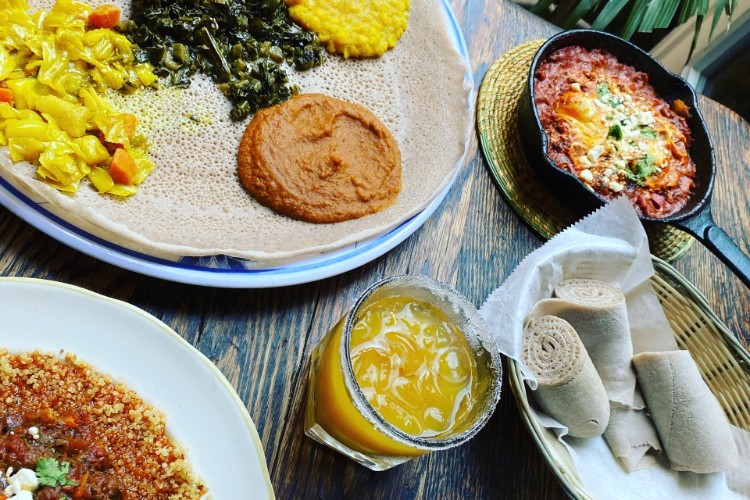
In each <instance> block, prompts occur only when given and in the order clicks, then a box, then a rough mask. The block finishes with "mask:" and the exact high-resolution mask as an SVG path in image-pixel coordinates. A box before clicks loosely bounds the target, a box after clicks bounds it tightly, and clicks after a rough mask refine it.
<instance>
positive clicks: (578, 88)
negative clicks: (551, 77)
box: [570, 82, 581, 92]
mask: <svg viewBox="0 0 750 500" xmlns="http://www.w3.org/2000/svg"><path fill="white" fill-rule="evenodd" d="M570 88H571V89H573V90H575V91H576V92H580V91H581V84H580V83H578V82H573V83H571V84H570Z"/></svg>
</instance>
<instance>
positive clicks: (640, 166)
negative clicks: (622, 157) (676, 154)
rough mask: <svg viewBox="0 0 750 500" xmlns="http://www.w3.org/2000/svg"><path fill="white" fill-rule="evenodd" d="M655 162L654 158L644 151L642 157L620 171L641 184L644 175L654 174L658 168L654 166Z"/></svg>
mask: <svg viewBox="0 0 750 500" xmlns="http://www.w3.org/2000/svg"><path fill="white" fill-rule="evenodd" d="M655 162H656V160H655V158H654V157H653V156H651V155H650V154H648V153H646V154H645V155H644V156H643V157H641V158H639V159H638V161H637V162H635V164H633V165H632V166H631V168H630V169H624V170H622V173H623V174H624V175H625V177H627V178H628V179H630V180H631V181H633V182H636V183H637V184H638V185H639V186H642V185H643V183H644V181H645V180H646V177H649V176H652V175H654V174H655V173H656V172H657V171H658V170H659V167H657V166H656V163H655Z"/></svg>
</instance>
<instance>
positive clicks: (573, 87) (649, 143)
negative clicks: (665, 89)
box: [534, 46, 695, 218]
mask: <svg viewBox="0 0 750 500" xmlns="http://www.w3.org/2000/svg"><path fill="white" fill-rule="evenodd" d="M534 96H535V105H536V108H537V111H538V114H539V118H540V120H541V122H542V126H543V127H544V131H545V133H546V134H547V136H548V138H549V145H548V150H547V153H548V155H549V157H550V159H551V160H552V161H553V162H554V163H555V164H556V165H557V167H558V168H560V169H562V170H567V171H569V172H571V173H572V174H574V175H576V176H577V177H578V179H579V180H580V181H581V182H582V183H583V184H584V185H585V186H587V187H588V188H589V189H591V190H592V191H595V192H596V193H598V194H599V195H600V196H602V197H603V198H605V199H612V198H615V197H617V196H620V195H625V196H627V197H628V198H629V199H630V201H631V203H632V204H633V206H634V207H635V209H636V211H637V212H638V213H639V215H641V216H646V217H653V218H662V217H667V216H669V215H672V214H674V213H676V212H678V211H679V210H680V209H682V207H683V206H685V203H687V200H688V199H689V198H690V196H691V194H692V190H693V187H694V182H693V178H694V177H695V164H694V163H693V161H692V160H691V159H690V156H689V154H688V151H689V149H690V141H691V135H690V129H689V127H688V125H687V120H686V118H687V117H688V116H689V110H688V108H687V106H686V105H685V103H683V102H682V101H680V100H675V101H674V102H673V103H671V104H670V103H667V102H666V101H664V100H663V99H661V98H660V97H659V96H657V95H656V91H655V90H654V88H653V87H652V86H651V85H650V84H649V83H648V75H647V74H646V73H643V72H642V71H638V70H636V69H635V68H633V67H632V66H628V65H626V64H623V63H621V62H619V61H618V60H617V59H616V58H615V57H614V56H613V55H612V54H609V53H608V52H605V51H603V50H599V49H594V50H589V49H586V48H583V47H577V46H571V47H565V48H562V49H560V50H557V51H555V52H554V53H552V54H550V56H549V57H547V59H545V61H544V62H542V64H540V65H539V68H538V69H537V71H536V74H535V79H534Z"/></svg>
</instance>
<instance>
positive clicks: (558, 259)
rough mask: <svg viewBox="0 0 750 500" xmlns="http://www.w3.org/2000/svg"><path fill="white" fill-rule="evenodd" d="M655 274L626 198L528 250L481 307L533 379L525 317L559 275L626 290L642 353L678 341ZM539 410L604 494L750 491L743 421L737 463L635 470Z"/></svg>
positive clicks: (587, 480) (749, 450)
mask: <svg viewBox="0 0 750 500" xmlns="http://www.w3.org/2000/svg"><path fill="white" fill-rule="evenodd" d="M653 274H654V269H653V265H652V264H651V255H650V253H649V249H648V241H647V237H646V233H645V231H644V230H643V226H642V225H641V223H640V221H639V220H638V217H637V215H636V213H635V211H634V210H633V208H632V207H631V206H630V204H629V202H627V201H626V200H625V199H623V198H620V199H618V200H615V201H613V202H611V203H610V204H608V205H607V206H605V207H603V208H601V209H599V210H598V211H596V212H594V213H593V214H591V215H589V216H588V217H586V218H585V219H583V220H581V221H579V222H578V223H577V224H575V225H574V226H572V227H570V228H568V229H567V230H565V231H563V232H562V233H560V234H558V235H557V236H555V237H554V238H552V239H551V240H549V241H548V242H547V243H546V244H545V245H544V246H542V247H541V248H539V249H538V250H536V251H534V252H533V253H531V254H530V255H528V256H527V257H526V258H525V259H524V261H523V262H522V263H521V264H520V265H519V266H518V267H517V268H516V270H515V271H514V272H513V274H511V276H510V277H509V278H508V279H507V280H506V281H505V283H503V285H502V286H501V287H500V288H498V289H497V290H495V291H494V292H492V293H491V294H490V296H489V297H488V298H487V301H486V302H485V304H484V306H483V307H482V308H481V313H482V316H484V318H485V319H486V320H487V323H488V324H489V326H490V329H491V330H492V332H493V335H494V336H495V339H496V341H497V344H498V346H499V348H500V351H501V352H502V353H503V354H505V355H506V356H508V357H510V358H513V359H514V360H515V361H516V362H517V363H518V364H519V367H520V368H521V371H522V373H523V375H524V377H525V379H527V380H533V375H532V374H531V372H530V371H529V370H528V368H526V366H524V365H523V363H522V361H521V334H522V327H523V321H524V318H525V317H526V315H527V314H528V312H529V311H531V309H532V307H533V306H534V305H535V304H536V303H537V302H538V301H540V300H542V299H546V298H550V297H551V296H552V291H553V289H554V286H555V285H556V284H557V283H559V282H561V281H563V280H565V279H569V278H591V279H597V280H601V281H605V282H607V283H610V284H612V285H614V286H617V287H618V288H620V289H621V290H622V291H623V293H624V294H625V298H626V302H627V308H628V320H629V322H630V330H631V335H632V342H633V352H634V353H635V354H637V353H639V352H643V351H664V350H673V349H677V345H676V342H675V340H674V333H673V332H672V330H671V328H670V326H669V323H668V321H667V318H666V316H665V315H664V311H663V310H662V308H661V305H660V304H659V300H658V298H657V297H656V294H655V293H654V291H653V289H652V287H651V284H650V282H649V278H650V277H651V276H652V275H653ZM527 390H528V389H527ZM530 399H533V398H530ZM532 411H533V408H532ZM533 416H534V417H535V418H536V419H537V421H539V422H540V423H542V425H544V427H547V428H550V429H552V430H553V431H554V432H555V433H556V434H557V435H558V437H559V440H560V441H561V442H562V443H563V444H564V445H565V447H566V448H567V449H568V451H569V453H570V455H571V456H572V458H573V461H574V463H575V466H576V469H577V471H578V474H579V475H580V477H581V479H582V481H583V484H584V485H585V487H586V489H587V490H588V491H589V492H590V493H591V494H592V495H593V496H595V497H597V498H608V499H609V498H623V499H624V498H670V497H673V498H750V480H748V479H747V478H748V477H750V433H747V432H745V431H743V430H741V429H738V428H733V434H734V436H735V442H736V443H737V445H738V449H739V451H740V461H741V467H740V469H738V470H736V471H732V472H728V473H717V474H694V473H689V472H674V471H671V470H669V469H668V467H666V466H665V465H663V463H664V462H663V461H653V466H652V467H649V468H646V469H643V470H639V471H635V472H630V473H628V472H626V471H625V470H624V468H623V467H622V465H621V464H620V463H619V462H618V461H617V459H616V458H615V457H614V455H613V454H612V452H611V451H610V449H609V447H608V446H607V444H606V442H605V441H604V439H603V438H592V439H576V438H572V437H570V436H566V434H567V429H566V428H565V427H564V426H563V425H561V424H560V423H559V422H556V421H554V420H553V419H551V418H549V417H547V416H546V415H543V414H538V413H536V412H534V415H533ZM636 495H637V497H636Z"/></svg>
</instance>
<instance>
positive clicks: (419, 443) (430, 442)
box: [339, 274, 503, 451]
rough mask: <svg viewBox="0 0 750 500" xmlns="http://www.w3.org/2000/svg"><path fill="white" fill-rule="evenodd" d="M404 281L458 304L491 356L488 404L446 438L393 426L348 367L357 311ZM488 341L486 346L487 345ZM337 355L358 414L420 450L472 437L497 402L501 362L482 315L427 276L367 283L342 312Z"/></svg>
mask: <svg viewBox="0 0 750 500" xmlns="http://www.w3.org/2000/svg"><path fill="white" fill-rule="evenodd" d="M394 281H395V282H398V281H404V282H406V283H407V284H409V285H413V286H418V287H420V288H423V289H425V290H427V291H429V292H431V293H432V289H437V290H438V291H440V292H442V293H445V294H446V295H447V296H449V297H450V301H451V303H452V304H455V305H456V306H458V308H459V309H460V311H461V314H463V315H465V316H466V318H467V319H468V322H469V323H470V324H472V325H473V326H472V330H475V331H476V336H477V337H479V338H478V341H479V343H480V346H481V348H482V349H484V350H485V351H487V352H488V353H489V355H490V359H491V369H492V371H493V375H494V376H493V377H491V381H490V384H489V390H488V394H486V395H485V397H486V398H487V403H486V404H487V405H488V407H487V408H486V409H485V411H483V412H482V413H481V414H480V415H479V417H478V418H477V419H476V420H475V421H474V422H473V423H472V424H471V426H469V427H468V428H467V429H466V430H464V431H463V432H460V433H458V434H455V435H451V436H448V437H444V438H441V437H421V436H414V435H412V434H408V433H406V432H404V431H402V430H401V429H399V428H397V427H396V426H394V425H393V424H391V423H390V422H388V421H387V420H386V419H385V418H383V416H382V415H381V414H380V413H379V412H378V411H377V410H376V409H375V408H374V407H373V406H372V405H371V404H370V402H369V401H368V400H367V397H366V396H365V394H364V392H363V391H362V388H361V387H360V386H359V383H358V382H357V380H356V377H355V375H354V367H353V366H352V359H351V347H350V346H351V333H352V330H353V328H354V324H355V322H356V320H357V312H359V310H360V308H361V307H362V306H363V304H364V303H365V302H366V301H367V300H368V299H369V298H370V297H371V296H372V295H373V293H375V292H376V291H377V290H379V289H380V288H382V287H383V286H385V285H388V284H389V283H392V282H394ZM461 331H462V333H463V334H464V335H467V333H466V332H465V331H464V329H461ZM488 343H489V345H487V344H488ZM339 348H340V356H339V361H340V364H341V368H342V372H343V374H344V382H345V383H344V385H345V386H346V390H347V392H348V393H349V396H350V397H351V399H352V402H353V403H354V406H355V407H356V408H357V409H358V410H359V411H360V413H361V414H362V416H364V417H365V419H367V420H368V421H369V422H370V423H371V424H374V427H375V428H376V429H377V430H378V431H379V432H382V433H383V434H385V435H386V436H387V437H389V438H391V439H393V440H395V441H397V442H400V443H402V444H406V445H407V446H412V447H414V448H418V449H423V450H426V451H433V450H442V449H446V448H451V447H454V446H457V445H459V444H461V443H464V442H466V441H468V440H469V439H471V438H472V437H474V436H475V435H476V434H477V433H478V432H479V431H480V430H481V429H482V428H483V427H484V426H485V424H486V423H487V422H488V421H489V419H490V418H491V417H492V415H493V413H494V411H495V408H496V407H497V404H498V402H499V401H500V393H501V388H502V374H503V370H502V362H501V360H500V351H499V349H498V347H497V344H496V342H495V339H494V338H493V337H492V334H491V333H490V329H489V326H487V323H486V322H485V320H484V318H482V316H481V315H480V314H479V311H478V310H477V308H476V307H475V306H474V305H473V304H472V303H471V302H469V300H468V299H466V298H465V297H464V296H463V295H461V294H460V293H459V292H458V291H457V290H455V289H454V288H452V287H451V286H449V285H447V284H445V283H443V282H441V281H438V280H435V279H434V278H431V277H429V276H427V275H411V274H405V275H398V276H391V277H388V278H384V279H381V280H379V281H377V282H375V283H373V284H372V285H370V286H369V287H368V288H367V289H365V291H364V292H362V294H361V295H360V296H359V298H357V301H356V302H355V303H354V305H353V306H352V307H351V309H349V311H348V312H347V313H346V316H345V319H344V325H343V329H342V335H341V342H340V347H339Z"/></svg>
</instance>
